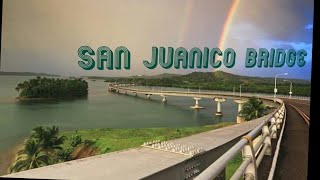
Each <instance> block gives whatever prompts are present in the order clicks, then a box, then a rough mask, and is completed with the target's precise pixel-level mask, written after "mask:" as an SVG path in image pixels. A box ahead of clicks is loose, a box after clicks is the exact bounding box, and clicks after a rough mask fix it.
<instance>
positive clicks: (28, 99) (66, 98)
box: [15, 96, 88, 102]
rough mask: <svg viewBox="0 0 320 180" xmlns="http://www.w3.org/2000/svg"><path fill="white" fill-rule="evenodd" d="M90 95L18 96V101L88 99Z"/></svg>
mask: <svg viewBox="0 0 320 180" xmlns="http://www.w3.org/2000/svg"><path fill="white" fill-rule="evenodd" d="M86 98H88V96H85V97H65V98H40V97H39V98H29V97H25V96H23V97H16V98H15V100H16V101H22V102H23V101H46V100H76V99H86Z"/></svg>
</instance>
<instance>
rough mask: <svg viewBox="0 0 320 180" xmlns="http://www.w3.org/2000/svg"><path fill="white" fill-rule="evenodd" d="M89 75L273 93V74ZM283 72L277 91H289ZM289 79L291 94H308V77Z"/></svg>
mask: <svg viewBox="0 0 320 180" xmlns="http://www.w3.org/2000/svg"><path fill="white" fill-rule="evenodd" d="M87 78H88V79H104V80H105V81H106V82H118V83H134V84H136V85H142V86H162V87H177V88H190V89H199V88H201V89H203V90H204V89H207V90H222V91H233V90H235V91H236V92H238V91H239V86H240V84H242V91H243V92H255V93H269V94H272V93H273V89H274V77H249V76H241V75H235V74H231V73H226V72H223V71H215V72H192V73H189V74H186V75H178V74H160V75H155V76H131V77H99V78H97V77H92V76H91V77H87ZM285 79H286V78H283V76H282V77H281V78H280V77H278V78H277V89H278V94H288V92H289V86H290V83H289V82H285V81H284V80H285ZM287 80H290V81H291V82H292V84H293V85H292V91H293V95H302V96H309V95H310V89H311V81H310V80H303V79H287Z"/></svg>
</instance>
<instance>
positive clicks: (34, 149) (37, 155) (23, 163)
mask: <svg viewBox="0 0 320 180" xmlns="http://www.w3.org/2000/svg"><path fill="white" fill-rule="evenodd" d="M17 155H18V156H17V158H16V161H15V163H14V164H13V165H12V166H11V167H10V168H9V171H10V173H13V172H19V171H23V170H28V169H33V168H38V167H42V166H46V165H49V164H50V158H49V156H48V154H46V153H44V152H43V151H41V147H40V144H39V143H37V142H36V141H35V140H33V139H31V140H27V141H25V143H24V148H23V149H22V150H20V151H19V152H18V154H17Z"/></svg>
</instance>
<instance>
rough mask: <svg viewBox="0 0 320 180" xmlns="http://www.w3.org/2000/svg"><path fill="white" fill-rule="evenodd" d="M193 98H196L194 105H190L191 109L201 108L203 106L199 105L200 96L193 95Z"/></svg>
mask: <svg viewBox="0 0 320 180" xmlns="http://www.w3.org/2000/svg"><path fill="white" fill-rule="evenodd" d="M193 99H195V100H196V104H195V105H194V106H190V107H191V108H192V109H203V107H201V106H199V100H201V98H198V97H194V98H193Z"/></svg>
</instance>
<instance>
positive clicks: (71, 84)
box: [15, 76, 88, 98]
mask: <svg viewBox="0 0 320 180" xmlns="http://www.w3.org/2000/svg"><path fill="white" fill-rule="evenodd" d="M15 90H16V91H18V92H19V93H20V94H19V96H20V97H27V98H75V97H84V96H87V95H88V83H87V82H86V81H85V80H83V79H55V78H45V77H44V78H41V77H39V76H38V77H37V78H34V79H30V80H29V81H24V82H23V83H19V84H18V85H17V87H16V88H15Z"/></svg>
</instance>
